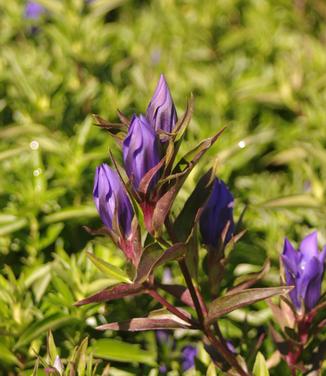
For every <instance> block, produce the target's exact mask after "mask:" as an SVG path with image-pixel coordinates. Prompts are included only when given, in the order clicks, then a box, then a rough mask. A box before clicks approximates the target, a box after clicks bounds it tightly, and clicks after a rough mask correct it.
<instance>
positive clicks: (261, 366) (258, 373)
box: [253, 352, 269, 376]
mask: <svg viewBox="0 0 326 376" xmlns="http://www.w3.org/2000/svg"><path fill="white" fill-rule="evenodd" d="M253 376H269V372H268V368H267V364H266V360H265V358H264V355H263V354H262V353H261V352H259V353H258V354H257V356H256V360H255V364H254V369H253Z"/></svg>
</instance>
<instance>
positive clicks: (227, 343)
mask: <svg viewBox="0 0 326 376" xmlns="http://www.w3.org/2000/svg"><path fill="white" fill-rule="evenodd" d="M226 347H227V348H228V350H229V351H231V353H232V354H237V350H236V348H235V347H234V346H233V343H232V341H230V340H227V341H226Z"/></svg>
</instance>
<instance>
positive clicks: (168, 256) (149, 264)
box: [135, 243, 186, 283]
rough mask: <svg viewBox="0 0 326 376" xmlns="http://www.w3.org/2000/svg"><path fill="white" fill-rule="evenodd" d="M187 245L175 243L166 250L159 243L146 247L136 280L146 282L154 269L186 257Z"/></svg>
mask: <svg viewBox="0 0 326 376" xmlns="http://www.w3.org/2000/svg"><path fill="white" fill-rule="evenodd" d="M185 253H186V247H185V245H184V244H183V243H177V244H174V245H173V246H172V247H170V248H168V249H167V250H166V251H164V250H162V248H161V247H160V246H159V245H158V244H157V243H154V244H151V245H149V246H148V247H146V248H145V249H144V252H143V254H142V257H141V259H140V262H139V265H138V269H137V275H136V279H135V282H136V283H140V282H144V281H145V280H146V279H147V278H148V277H149V275H150V274H151V273H152V271H153V270H154V269H155V268H157V267H158V266H160V265H163V264H164V263H166V262H169V261H173V260H178V259H181V258H182V257H184V255H185Z"/></svg>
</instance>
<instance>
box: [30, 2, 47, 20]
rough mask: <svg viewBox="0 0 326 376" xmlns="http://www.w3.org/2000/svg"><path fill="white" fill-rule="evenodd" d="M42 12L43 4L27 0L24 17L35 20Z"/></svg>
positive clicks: (43, 9) (43, 10)
mask: <svg viewBox="0 0 326 376" xmlns="http://www.w3.org/2000/svg"><path fill="white" fill-rule="evenodd" d="M44 12H45V8H44V7H43V5H41V4H38V3H37V2H35V1H28V2H27V4H26V6H25V17H26V18H28V19H31V20H37V19H38V18H40V16H41V15H42V14H43V13H44Z"/></svg>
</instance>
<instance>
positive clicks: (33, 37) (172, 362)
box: [0, 0, 326, 376]
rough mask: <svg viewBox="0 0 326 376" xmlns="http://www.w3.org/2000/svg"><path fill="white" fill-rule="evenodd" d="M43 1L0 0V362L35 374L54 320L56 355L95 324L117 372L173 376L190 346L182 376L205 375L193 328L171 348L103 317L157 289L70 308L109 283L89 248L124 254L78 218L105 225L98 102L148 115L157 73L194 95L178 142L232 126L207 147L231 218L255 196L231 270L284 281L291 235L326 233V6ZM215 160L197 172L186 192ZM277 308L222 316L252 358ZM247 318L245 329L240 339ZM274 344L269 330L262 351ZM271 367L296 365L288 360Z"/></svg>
mask: <svg viewBox="0 0 326 376" xmlns="http://www.w3.org/2000/svg"><path fill="white" fill-rule="evenodd" d="M39 3H41V4H43V5H44V6H45V7H46V9H47V11H46V12H45V13H44V14H43V15H42V16H41V17H40V18H39V19H36V20H31V19H26V17H24V8H25V2H24V1H19V0H15V1H1V2H0V30H1V32H0V124H1V128H0V211H1V212H0V260H1V266H2V267H1V272H0V370H1V372H2V374H4V375H7V374H9V373H10V372H11V373H13V374H18V373H19V372H20V373H21V374H22V373H24V374H28V375H29V374H31V371H30V370H31V369H32V368H33V366H34V363H35V358H36V354H38V353H39V354H41V355H42V356H44V355H45V353H46V338H45V337H46V334H47V331H48V330H49V329H51V330H52V331H53V335H54V338H55V342H56V344H57V347H58V352H59V353H60V354H61V356H62V357H63V358H66V357H68V356H69V354H71V352H72V349H73V348H74V347H75V346H77V345H78V344H80V343H81V341H82V339H83V338H85V337H86V336H89V337H90V347H91V349H92V350H93V353H94V354H95V355H98V356H100V357H102V358H106V360H107V361H110V362H111V365H112V366H111V368H110V371H109V372H110V373H109V374H110V375H117V376H118V375H136V374H138V375H145V374H151V375H156V374H157V372H158V365H160V364H163V363H165V364H168V365H169V367H170V369H172V371H170V373H169V374H170V375H178V374H181V371H180V349H182V348H183V347H184V346H185V345H188V344H193V345H195V346H197V347H198V354H199V355H198V359H197V360H196V370H197V371H194V370H191V371H188V373H189V374H194V372H197V374H198V375H201V374H206V369H207V366H208V363H209V360H208V357H207V355H206V354H205V352H204V350H203V348H202V346H201V345H200V344H198V343H197V340H198V338H197V337H196V334H194V335H190V334H189V333H185V332H177V333H175V338H178V339H177V342H176V344H173V342H174V339H173V334H172V333H171V337H170V339H169V340H168V341H166V343H165V344H164V345H162V344H159V342H158V341H157V339H156V337H155V334H154V333H152V332H149V333H146V334H132V335H130V334H121V333H115V334H113V333H111V332H108V333H105V334H104V333H98V332H97V331H96V330H95V329H94V327H95V326H97V325H98V324H100V323H104V322H106V321H107V320H108V317H110V320H111V319H112V320H113V321H114V320H115V319H119V320H122V319H124V318H130V317H134V316H138V315H142V314H143V313H144V312H146V309H147V308H146V307H147V305H149V304H152V303H150V300H149V299H146V298H144V297H142V298H134V299H131V300H128V301H126V302H123V301H121V302H115V303H114V304H110V305H109V306H100V307H99V306H96V307H94V306H93V307H91V306H90V307H88V306H86V307H81V308H77V307H74V306H73V305H72V304H73V303H74V302H75V301H76V300H78V299H81V298H83V297H85V296H86V295H88V294H90V293H92V292H95V291H97V290H98V289H100V288H101V287H104V286H107V285H108V284H112V283H114V282H116V281H114V280H108V278H107V277H106V276H105V275H104V274H102V273H101V272H100V271H98V270H97V269H96V268H95V267H94V266H93V265H91V263H90V262H89V260H87V259H86V256H85V252H86V251H87V250H93V252H95V253H96V254H97V255H98V256H101V257H103V258H105V259H107V260H110V262H111V263H113V264H115V265H117V266H122V265H123V258H122V255H121V254H120V253H119V251H116V250H115V249H114V248H113V247H112V245H111V244H109V243H108V242H107V241H105V240H103V239H95V240H94V239H92V238H91V237H90V236H89V235H88V234H87V233H86V232H85V231H84V230H83V228H82V226H83V225H89V226H94V227H96V226H97V225H99V223H100V222H99V218H98V216H97V213H96V211H95V207H94V205H93V202H92V194H91V193H92V185H93V174H94V169H95V167H96V165H98V164H99V163H101V162H102V161H104V160H107V156H108V150H109V149H110V148H111V147H113V146H114V143H113V142H112V140H110V138H109V137H108V135H107V134H106V133H104V132H103V131H101V130H100V129H99V128H97V127H95V126H93V122H92V117H91V114H92V113H96V114H99V115H101V116H102V117H103V118H106V119H110V120H112V121H113V120H116V118H117V116H116V110H117V109H120V110H122V111H123V112H125V113H126V114H128V115H130V114H132V113H133V112H144V111H145V109H146V107H147V104H148V102H149V100H150V97H151V95H152V93H153V90H154V88H155V85H156V82H157V80H158V78H159V74H160V73H164V74H165V75H166V77H167V80H168V82H169V85H170V88H171V91H172V94H173V97H174V100H175V103H176V106H177V110H178V113H179V114H180V115H181V114H182V112H183V110H184V108H185V104H186V99H187V97H189V95H190V93H191V92H192V93H193V94H194V96H195V105H196V108H195V114H194V118H193V120H192V123H191V125H190V129H189V133H188V135H187V143H186V146H185V147H187V146H189V147H190V146H191V145H194V144H195V143H196V142H198V141H199V140H200V139H202V138H204V137H207V136H209V135H211V134H213V133H214V132H216V130H218V129H220V128H222V127H224V126H227V130H226V131H225V132H224V134H223V136H222V137H221V138H220V140H219V141H218V142H217V144H216V146H214V147H213V148H212V150H211V151H210V154H209V157H208V159H209V163H210V164H211V165H212V164H216V165H217V166H218V171H219V176H220V177H221V178H223V179H224V180H225V181H227V182H228V184H229V186H230V188H231V190H232V192H233V193H234V195H235V198H236V209H235V211H236V218H238V217H239V215H240V212H241V211H242V210H243V209H244V207H245V206H247V211H246V214H245V216H244V225H245V227H246V228H247V229H248V232H247V234H246V236H245V237H244V238H243V240H242V241H241V242H240V243H239V244H238V245H237V247H236V249H235V251H234V252H233V253H232V258H231V265H230V271H229V273H228V276H229V277H228V278H229V280H230V281H233V280H234V279H235V278H237V277H239V276H241V274H243V273H246V272H248V271H255V270H257V269H259V268H260V266H261V265H262V264H263V263H264V260H265V258H266V257H269V258H270V259H271V262H272V268H271V271H270V273H269V274H268V276H267V277H266V278H265V279H264V280H263V281H262V282H261V284H262V285H264V286H269V285H275V284H277V283H279V262H278V258H279V254H280V252H281V249H282V243H283V239H284V236H288V237H289V238H290V239H293V240H294V241H299V240H300V239H301V238H302V237H303V236H304V235H306V234H307V233H308V232H309V231H311V229H318V231H319V240H320V242H321V244H322V245H323V244H325V243H326V229H325V214H326V192H325V189H326V185H325V179H326V167H325V166H326V151H325V144H326V111H325V108H326V70H325V67H326V49H325V42H326V23H325V19H326V6H325V3H324V2H323V1H322V0H312V1H309V2H308V1H305V0H293V1H291V0H277V1H275V0H250V1H247V0H214V1H210V0H209V1H205V2H203V1H199V0H184V1H181V0H180V1H177V0H175V1H174V0H161V1H160V0H156V1H145V0H93V2H86V3H84V1H83V0H42V1H41V0H39ZM113 150H114V149H113ZM206 164H207V160H206V161H205V164H202V165H201V166H199V167H198V168H197V170H195V171H194V173H193V174H192V175H191V176H190V178H189V179H188V182H187V185H186V189H185V190H184V191H182V192H181V194H180V199H179V203H181V202H182V200H184V199H185V198H186V197H187V194H188V193H189V192H190V191H191V190H192V189H193V187H194V183H195V181H196V176H197V175H196V174H197V173H198V171H199V170H200V169H203V168H206ZM177 209H178V208H175V210H177ZM171 272H172V278H174V280H178V279H179V278H181V277H180V276H178V275H174V274H173V267H172V269H171ZM230 281H228V282H230ZM151 308H153V307H151ZM270 318H271V312H270V310H269V309H268V308H267V306H266V305H265V303H259V304H256V305H254V306H252V307H250V310H247V309H246V310H239V311H236V312H234V313H232V314H230V315H229V316H228V317H226V318H225V320H224V321H223V326H222V329H223V331H224V333H227V336H228V337H229V338H230V339H231V340H232V341H233V343H234V345H235V347H236V348H237V349H238V350H239V351H240V352H241V353H242V354H243V355H244V356H245V357H246V358H247V359H248V358H249V359H250V356H251V353H250V350H251V348H252V346H253V343H254V342H255V341H256V340H257V337H258V335H259V334H261V333H264V332H267V331H268V324H269V323H270ZM240 326H241V327H242V328H243V327H246V326H247V327H248V331H247V338H241V337H240V336H241V332H240V331H239V329H238V328H239V327H240ZM274 350H275V348H274V346H273V344H272V343H271V342H270V340H265V341H264V342H263V345H262V348H261V351H262V352H263V353H264V355H265V357H266V358H269V357H270V356H271V355H272V354H273V352H274ZM104 364H105V362H104ZM40 372H41V371H40ZM209 372H213V371H212V370H210V371H209ZM270 372H271V374H272V375H273V374H275V375H280V374H282V375H286V374H287V373H286V370H285V368H284V367H283V365H282V363H279V364H278V365H277V366H276V367H274V368H272V369H271V370H270ZM39 374H41V373H39ZM212 374H213V373H212Z"/></svg>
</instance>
